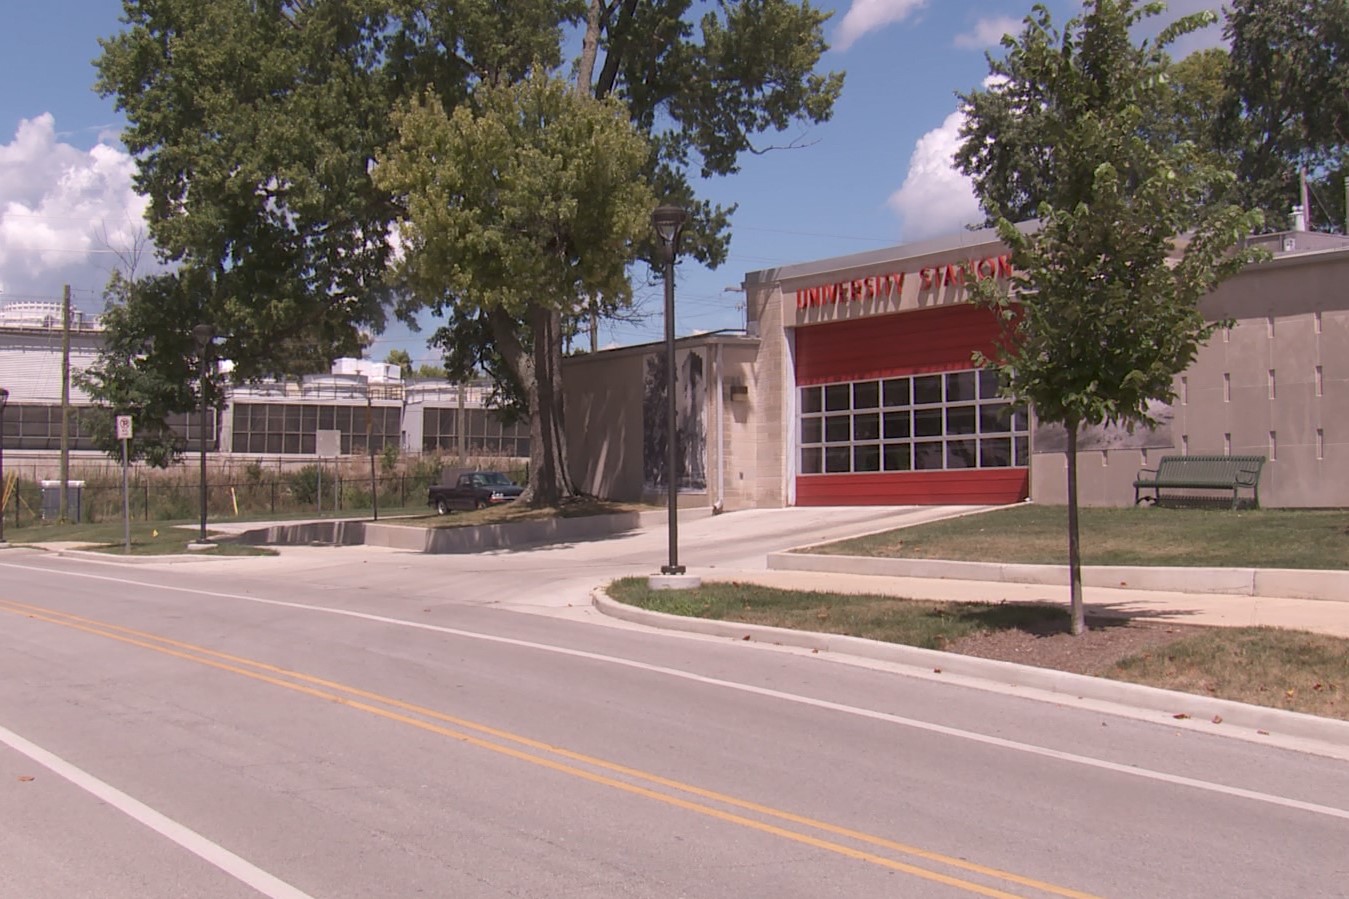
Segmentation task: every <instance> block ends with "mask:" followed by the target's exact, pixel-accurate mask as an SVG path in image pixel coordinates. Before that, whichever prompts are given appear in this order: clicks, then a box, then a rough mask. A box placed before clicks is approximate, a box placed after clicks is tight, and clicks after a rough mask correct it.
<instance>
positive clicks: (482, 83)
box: [96, 0, 842, 490]
mask: <svg viewBox="0 0 1349 899" xmlns="http://www.w3.org/2000/svg"><path fill="white" fill-rule="evenodd" d="M123 9H124V22H125V23H126V28H125V29H124V30H123V31H122V32H121V33H119V34H117V35H115V36H112V37H110V38H108V39H106V40H104V41H102V42H101V43H102V48H103V52H102V54H101V56H100V57H99V58H98V60H97V61H96V65H97V67H98V71H99V79H98V85H97V86H98V89H99V90H100V91H101V92H102V93H103V94H104V95H108V96H114V97H115V98H116V101H117V106H118V109H119V110H121V111H122V112H123V113H124V114H125V115H126V117H127V120H128V122H129V127H128V129H127V131H126V133H125V135H124V140H125V142H126V144H127V147H128V149H130V150H131V151H132V152H133V153H134V154H135V155H136V157H137V162H138V167H139V169H138V175H137V180H136V184H137V187H138V189H140V190H141V191H143V192H144V193H146V194H147V195H148V196H149V198H150V213H149V217H150V230H151V234H152V236H153V238H154V241H155V244H156V245H157V247H158V248H159V250H160V251H161V253H162V254H163V255H164V257H165V259H166V260H168V261H170V262H172V263H173V264H174V265H175V266H176V271H177V272H179V273H181V276H182V277H183V278H184V279H185V282H190V283H191V284H193V285H194V287H193V290H194V293H193V297H192V299H193V301H194V302H196V303H199V306H198V307H197V309H196V310H195V311H194V316H193V320H190V321H173V322H168V321H153V322H152V321H150V320H149V319H147V318H145V317H142V316H139V315H129V316H127V317H126V322H125V323H126V325H127V326H128V327H132V326H139V325H142V324H143V325H146V326H149V325H153V326H154V327H157V328H161V329H165V333H166V332H167V329H174V328H177V329H179V330H182V331H185V330H186V329H188V328H190V327H191V325H192V324H194V323H195V321H196V320H204V321H207V322H209V323H210V324H212V325H214V326H215V327H216V329H217V331H218V332H219V333H221V334H222V338H221V341H222V344H223V346H222V352H223V353H224V354H225V355H227V356H228V357H229V358H231V359H232V360H234V362H235V369H234V376H235V377H236V378H239V379H250V378H256V377H261V376H265V375H269V374H294V373H304V372H307V371H314V370H318V369H322V368H324V367H326V365H327V364H328V363H329V362H330V361H331V360H332V359H333V358H335V357H336V356H339V355H354V354H355V351H356V349H357V348H358V346H359V343H360V341H359V335H360V333H361V331H362V330H372V331H376V332H378V331H379V330H380V329H381V328H382V326H383V325H384V323H385V321H386V318H387V315H388V314H389V313H390V311H392V312H394V313H396V314H398V315H400V316H402V317H405V318H407V319H409V320H411V319H413V318H414V317H415V315H416V313H417V312H418V310H419V309H421V308H423V307H424V306H425V305H427V304H429V305H431V306H433V307H435V308H438V309H440V310H441V311H442V313H443V315H444V321H445V327H442V328H441V329H439V330H438V331H437V335H436V342H437V343H438V344H439V345H440V346H441V347H442V349H444V350H445V351H446V360H447V366H448V368H449V369H450V374H451V375H452V376H456V375H461V374H463V373H464V372H466V371H468V370H472V369H475V368H477V369H485V370H486V371H488V372H489V373H491V374H492V375H493V376H494V377H496V378H497V379H498V382H499V385H500V386H501V387H502V393H503V395H504V396H507V397H515V398H520V399H523V398H524V397H525V396H527V395H528V394H529V392H530V391H531V390H533V389H534V385H531V384H529V383H527V382H522V381H520V378H521V377H522V376H523V377H525V378H526V379H527V378H528V377H531V376H532V375H531V372H530V370H529V369H527V368H526V369H518V368H516V367H515V366H513V365H511V364H508V363H507V362H506V357H509V356H510V354H511V349H510V348H511V346H512V345H513V344H519V345H523V346H532V345H534V344H535V342H536V340H537V339H538V338H537V336H536V335H535V334H534V333H533V332H532V329H533V328H534V326H535V325H537V324H538V322H537V321H534V320H531V319H530V318H528V317H523V318H518V319H517V320H516V322H515V325H516V327H515V334H514V338H513V340H508V339H506V338H505V336H504V334H505V332H504V330H503V329H502V328H501V327H499V326H493V325H492V324H491V322H489V320H488V318H487V317H486V316H481V315H478V312H480V311H481V310H483V309H484V308H485V306H484V305H483V304H484V303H485V302H487V299H488V298H487V294H491V301H492V302H494V303H496V305H495V306H494V307H493V308H498V309H514V310H516V311H517V312H518V311H520V310H521V309H522V308H523V307H521V306H520V305H519V304H512V303H511V302H508V301H507V300H506V298H505V297H504V295H503V294H502V293H501V288H498V287H490V288H489V289H488V291H487V292H486V293H484V292H483V291H479V290H478V289H477V288H476V287H475V288H474V289H473V290H471V291H468V290H463V289H461V288H463V287H464V285H465V282H464V281H463V280H462V279H457V280H456V281H455V282H454V284H453V285H439V286H433V285H431V284H430V283H429V282H427V281H426V280H425V279H420V280H419V279H417V278H413V277H411V275H412V271H411V270H410V269H409V270H406V271H405V272H404V274H405V275H408V276H409V277H405V278H404V279H402V280H401V281H393V282H390V281H389V280H388V279H387V277H386V275H387V272H388V270H389V268H390V263H391V261H392V259H393V252H394V249H393V243H392V241H391V239H390V234H391V227H392V225H393V222H394V221H395V219H396V218H398V216H399V214H400V211H401V210H400V203H401V200H402V199H403V198H395V197H394V196H393V195H392V194H391V193H390V191H389V190H388V189H386V188H384V187H381V186H379V185H377V184H376V183H375V180H374V179H373V178H372V175H371V173H372V171H373V169H374V160H375V159H376V158H377V157H379V155H380V154H381V152H383V151H385V150H386V149H388V148H390V147H391V146H392V144H393V142H394V141H395V139H396V132H395V123H394V121H393V120H392V119H391V117H390V112H391V110H393V109H395V108H397V107H399V106H400V104H404V103H406V102H408V101H409V100H411V99H412V98H417V100H418V102H422V103H425V102H427V100H426V98H427V97H434V98H436V99H435V102H436V103H438V104H439V105H440V106H441V107H442V109H443V111H444V112H445V113H446V114H447V115H448V114H450V113H452V112H453V111H454V110H456V109H458V108H459V107H460V106H463V105H465V104H468V103H470V102H471V101H472V98H473V97H474V96H475V94H476V93H477V92H478V91H479V90H481V89H483V88H484V87H486V88H498V87H502V86H505V85H509V84H512V83H515V82H519V81H522V80H523V79H525V78H526V76H527V75H528V74H529V73H530V72H547V73H553V74H556V73H557V72H559V71H561V66H562V64H563V61H564V59H565V57H566V56H567V54H568V53H569V52H570V48H571V47H572V46H574V42H575V40H576V38H577V37H578V36H579V37H580V39H581V53H580V58H579V59H578V60H577V61H576V62H575V65H574V68H573V69H572V71H573V73H574V83H575V86H576V89H577V92H578V93H580V94H583V95H588V96H590V97H592V98H594V99H607V98H612V99H613V100H614V101H615V102H617V103H619V104H620V105H621V108H622V110H623V112H624V115H625V116H626V117H627V118H628V120H629V121H630V123H631V124H632V126H633V127H635V129H636V130H637V132H638V133H639V134H641V135H643V136H645V137H646V138H647V140H648V141H649V150H648V152H647V153H646V156H645V159H644V163H643V165H642V166H641V168H640V171H639V172H638V173H636V174H634V177H635V178H638V179H639V180H642V181H644V182H645V183H646V185H647V186H648V187H649V188H650V190H651V191H652V194H653V196H655V197H659V198H660V199H661V200H662V201H667V202H677V203H680V204H682V205H684V206H685V207H686V208H688V209H689V210H690V212H691V214H692V223H691V225H690V227H689V229H688V235H689V239H688V240H687V241H686V249H687V250H688V252H689V253H690V254H692V255H693V256H694V257H696V258H698V259H699V260H702V261H704V262H706V263H708V264H711V265H716V264H719V263H720V262H721V261H723V260H724V258H725V253H726V246H727V242H728V240H729V232H728V222H729V216H730V213H731V212H732V211H733V210H732V209H730V208H722V207H718V206H714V205H712V204H709V203H707V202H705V201H700V200H699V199H698V198H697V193H696V189H695V186H694V179H695V177H707V176H712V175H725V174H730V173H733V172H734V171H736V169H737V166H738V160H739V159H740V158H741V156H742V155H743V154H744V153H746V152H750V153H756V152H763V151H765V150H767V149H768V147H767V146H764V145H762V144H761V143H758V141H759V140H760V139H761V135H763V134H764V133H766V132H772V131H783V130H786V129H788V128H791V127H794V126H802V127H805V126H809V125H810V124H811V123H814V122H819V121H823V120H825V119H827V118H828V117H829V115H830V113H831V111H832V107H833V103H834V101H835V99H836V98H837V96H838V94H839V91H840V89H841V86H842V76H841V75H839V74H827V75H826V74H818V73H816V72H815V71H814V68H815V66H816V65H817V64H818V61H819V57H820V55H821V54H822V53H823V51H824V49H825V46H824V42H823V37H822V25H823V22H824V20H825V19H826V18H827V15H828V14H827V13H823V12H820V11H818V10H816V9H814V8H813V7H812V6H811V5H810V4H809V2H808V0H800V2H792V0H725V2H721V3H718V4H716V5H714V6H706V7H704V6H701V5H700V6H697V7H695V6H694V4H693V3H692V0H652V2H641V3H639V2H638V0H607V2H602V0H587V2H582V0H520V2H512V3H510V4H478V3H469V4H448V3H438V2H427V0H338V2H317V0H265V2H256V0H206V2H203V0H123ZM428 89H430V90H431V91H432V93H430V94H428V93H426V92H427V90H428ZM610 248H611V249H612V248H614V246H613V245H610ZM623 252H624V253H626V254H628V256H629V257H630V256H631V255H633V248H632V247H627V246H625V247H624V248H623ZM643 254H645V255H650V247H647V248H646V249H645V250H643V252H642V253H639V254H638V255H643ZM478 258H479V259H480V260H484V264H486V263H485V259H484V257H483V256H482V255H481V254H480V255H479V257H478ZM586 264H587V265H588V264H590V263H586ZM598 270H599V269H598V268H597V269H596V270H595V272H589V273H587V274H586V276H585V278H584V279H583V283H587V284H588V283H589V282H591V281H601V280H606V279H605V278H601V277H600V276H599V275H598V274H597V273H596V272H598ZM484 277H485V278H486V283H488V284H491V283H492V277H493V273H492V271H491V270H490V268H489V269H487V270H485V271H484ZM413 284H417V285H418V289H419V290H423V291H425V293H424V294H420V293H416V292H413V291H412V290H410V289H409V288H410V286H411V285H413ZM149 296H150V294H149V293H145V294H144V297H145V298H146V299H145V301H147V302H148V301H150V300H149ZM625 296H626V294H625V293H624V292H623V290H622V288H621V287H620V288H618V289H617V291H616V292H613V293H610V292H605V293H603V294H601V295H598V298H597V295H595V294H592V295H591V296H589V297H587V298H585V300H586V302H588V304H589V305H590V306H591V308H593V309H596V310H597V311H601V312H603V311H609V310H613V309H615V308H616V305H617V303H619V302H620V301H621V300H622V298H623V297H625ZM141 297H142V293H141V292H140V291H137V290H131V291H129V292H127V293H126V294H125V295H124V296H123V297H122V299H121V300H120V301H121V302H125V303H128V304H134V303H137V302H141V301H142V300H141ZM465 298H468V299H467V302H466V304H464V305H462V306H461V305H460V302H459V301H460V300H464V299H465ZM562 299H563V298H561V297H549V298H547V301H546V302H547V303H548V304H551V305H553V306H554V307H556V306H559V305H560V304H561V303H562ZM567 300H568V301H571V302H576V301H577V298H576V297H575V296H572V295H570V294H569V295H568V297H567ZM558 315H559V316H561V313H558ZM499 324H500V322H498V325H499ZM547 325H548V327H547V331H548V333H547V335H546V340H547V341H550V342H551V341H557V342H559V343H560V341H561V335H562V334H563V333H564V331H565V329H566V327H567V321H566V320H565V319H563V318H561V317H559V320H558V321H551V320H550V321H549V322H548V323H547ZM146 336H149V335H146V334H128V335H127V340H128V341H131V342H134V341H135V340H136V339H138V338H144V337H146ZM172 343H173V341H171V340H170V341H163V342H162V344H163V345H164V346H168V345H171V344H172ZM160 345H161V342H160V341H156V343H155V346H156V347H159V346H160ZM498 351H500V352H498ZM503 354H504V355H503ZM546 393H547V394H548V396H547V399H546V400H545V401H543V403H542V406H541V408H543V407H546V408H549V409H552V410H554V412H553V414H554V418H555V420H556V421H560V419H561V412H562V408H561V392H560V382H559V383H558V384H557V385H556V388H555V389H554V388H553V387H552V386H550V388H549V390H548V391H546ZM559 459H560V457H559ZM562 461H564V460H562ZM543 475H544V476H549V474H548V472H546V471H545V472H543ZM556 476H557V477H559V478H562V479H563V481H564V482H565V481H566V472H565V466H561V467H560V468H559V469H558V470H557V471H556ZM563 489H564V490H570V485H569V484H566V483H564V485H563Z"/></svg>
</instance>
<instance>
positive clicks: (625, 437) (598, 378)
mask: <svg viewBox="0 0 1349 899" xmlns="http://www.w3.org/2000/svg"><path fill="white" fill-rule="evenodd" d="M649 352H650V350H649V348H648V349H645V350H643V351H642V352H633V351H630V350H611V351H607V352H602V353H592V354H590V355H585V356H571V357H568V358H566V359H564V360H563V363H562V373H563V374H562V379H563V384H564V387H565V390H566V402H567V413H566V415H567V417H566V430H567V449H568V453H569V455H570V461H571V474H572V477H573V478H574V479H575V480H576V483H577V485H578V486H579V487H580V488H581V489H582V490H583V491H585V492H586V493H593V494H594V495H595V496H598V497H601V498H603V499H612V500H620V501H625V502H636V501H639V500H641V498H642V384H643V381H642V379H643V376H644V373H645V372H644V369H643V365H644V361H643V360H644V359H645V358H646V355H647V353H649Z"/></svg>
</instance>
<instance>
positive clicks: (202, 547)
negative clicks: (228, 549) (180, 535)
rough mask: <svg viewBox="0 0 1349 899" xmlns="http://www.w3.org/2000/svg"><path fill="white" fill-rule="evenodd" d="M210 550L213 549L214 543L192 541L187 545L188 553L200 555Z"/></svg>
mask: <svg viewBox="0 0 1349 899" xmlns="http://www.w3.org/2000/svg"><path fill="white" fill-rule="evenodd" d="M211 549H215V544H214V543H198V542H197V541H195V540H193V541H192V542H191V543H189V544H188V545H187V551H188V552H194V553H201V552H206V551H207V550H211Z"/></svg>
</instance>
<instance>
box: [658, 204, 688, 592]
mask: <svg viewBox="0 0 1349 899" xmlns="http://www.w3.org/2000/svg"><path fill="white" fill-rule="evenodd" d="M688 217H689V214H688V213H687V212H685V211H684V210H683V209H682V208H680V207H679V206H657V207H656V209H655V211H654V212H652V213H651V224H652V225H653V226H654V227H655V229H656V237H658V238H659V239H660V245H661V249H662V251H663V254H662V255H663V256H664V257H665V399H666V418H665V487H666V490H667V491H668V496H667V500H666V501H667V503H668V516H669V531H670V561H669V564H668V565H662V566H661V569H660V572H661V574H683V573H684V566H683V565H680V564H679V515H678V502H679V475H678V473H677V472H676V470H675V464H676V462H677V460H678V456H677V454H676V452H675V450H676V443H677V441H678V439H679V433H678V431H677V430H676V429H675V320H674V264H675V257H676V256H678V255H679V234H680V232H681V231H682V230H683V229H684V222H686V221H688Z"/></svg>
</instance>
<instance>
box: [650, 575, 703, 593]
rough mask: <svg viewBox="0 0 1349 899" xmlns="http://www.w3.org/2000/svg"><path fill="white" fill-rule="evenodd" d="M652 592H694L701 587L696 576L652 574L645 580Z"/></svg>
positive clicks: (701, 580) (701, 581)
mask: <svg viewBox="0 0 1349 899" xmlns="http://www.w3.org/2000/svg"><path fill="white" fill-rule="evenodd" d="M646 585H647V586H648V587H650V588H651V589H652V590H695V589H697V588H698V587H701V586H702V585H703V579H702V578H700V577H698V576H697V575H696V574H653V575H651V576H650V577H649V578H647V579H646Z"/></svg>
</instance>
